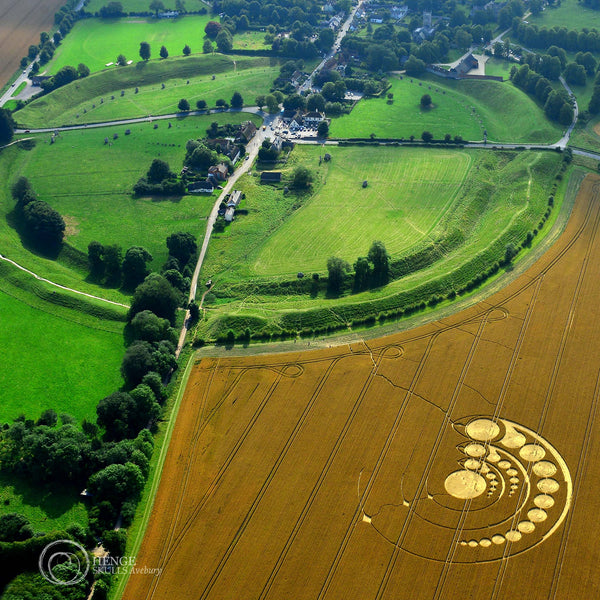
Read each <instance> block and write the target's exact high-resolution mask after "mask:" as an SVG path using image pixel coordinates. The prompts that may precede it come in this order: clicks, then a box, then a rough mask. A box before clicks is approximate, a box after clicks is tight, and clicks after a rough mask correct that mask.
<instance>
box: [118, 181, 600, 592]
mask: <svg viewBox="0 0 600 600" xmlns="http://www.w3.org/2000/svg"><path fill="white" fill-rule="evenodd" d="M599 194H600V179H599V178H598V177H595V176H588V178H586V180H585V181H584V183H583V184H582V187H581V190H580V193H579V195H578V198H577V202H576V204H575V208H574V210H573V214H572V217H571V220H570V222H569V225H568V226H567V229H566V230H565V233H564V234H563V235H562V236H561V238H560V239H559V240H558V242H557V243H556V244H555V245H554V246H553V247H552V248H551V250H549V251H548V252H547V253H546V254H545V255H544V256H543V257H542V258H541V259H540V260H539V261H538V262H537V263H536V264H535V265H534V266H533V267H532V268H531V269H530V270H529V271H527V272H526V273H525V274H524V275H523V276H521V277H519V278H518V279H516V280H515V281H514V282H513V283H512V284H511V285H510V286H508V287H507V288H505V289H504V290H503V291H501V292H499V293H497V294H495V295H493V296H491V297H490V298H488V299H487V300H486V301H485V302H482V303H480V304H477V305H475V306H473V307H472V308H470V309H468V310H466V311H463V312H460V313H458V314H456V315H454V316H452V317H449V318H447V319H444V320H441V321H438V322H435V323H431V324H429V325H426V326H423V327H421V328H418V329H415V330H412V331H407V332H404V333H399V334H396V335H393V336H390V337H386V338H381V339H379V340H374V341H372V342H369V343H368V344H367V343H366V342H362V343H354V344H349V345H347V346H340V347H335V348H329V349H325V350H321V351H318V352H309V353H293V354H282V355H271V356H260V357H259V356H255V357H248V358H244V359H242V358H221V359H217V358H214V359H212V358H203V359H201V360H199V361H198V363H197V365H196V366H195V370H194V372H193V373H192V375H191V377H190V380H189V382H188V386H187V389H186V396H185V397H184V400H183V403H182V406H181V409H180V412H179V416H178V421H177V424H176V427H175V431H174V435H173V441H172V444H171V447H170V449H169V453H168V456H167V459H166V463H165V467H164V470H163V477H162V482H161V485H160V488H159V490H158V494H157V497H156V501H155V506H154V510H153V514H152V517H151V519H150V522H149V526H148V530H147V533H146V537H145V541H144V543H143V545H142V548H141V550H140V552H139V553H138V555H137V566H138V567H147V568H148V569H150V568H156V567H158V568H161V569H162V571H161V575H160V576H157V577H154V576H153V575H144V574H138V575H135V576H131V578H130V581H129V585H128V587H127V589H126V592H125V595H124V598H126V599H134V598H135V600H141V599H144V598H146V599H149V598H153V599H154V600H160V599H163V598H171V597H173V594H174V593H175V592H176V595H177V596H178V597H186V598H188V597H189V598H192V597H193V598H219V599H223V598H242V597H243V598H247V599H250V598H273V599H279V598H294V599H302V598H311V599H314V598H344V599H345V600H347V599H351V598H356V599H361V600H364V599H369V598H374V599H380V598H395V599H398V598H400V599H408V598H410V599H417V598H423V599H425V598H427V599H432V598H446V599H451V598H452V599H453V598H476V599H478V598H486V599H498V598H511V599H513V600H516V599H525V598H527V599H531V598H535V599H541V598H552V599H571V598H573V597H578V598H593V597H595V596H596V595H597V589H598V586H599V585H600V575H599V574H598V571H597V567H596V562H597V561H596V557H595V553H594V551H591V550H592V548H594V547H595V545H594V544H595V542H594V540H596V539H597V538H598V536H599V535H600V524H599V522H598V520H597V518H596V515H597V511H598V504H599V499H598V493H597V491H596V489H595V487H596V486H595V481H596V477H595V473H597V469H598V462H597V459H596V457H597V456H598V450H599V447H598V444H599V443H600V439H599V437H598V434H599V433H600V432H599V429H598V423H597V422H596V416H597V405H598V399H599V395H600V387H599V385H598V383H599V367H600V364H599V361H598V356H600V341H599V340H600V321H598V320H597V319H595V318H594V315H595V312H596V309H597V306H598V301H599V297H600V286H599V284H598V279H597V276H596V272H595V271H596V269H595V267H594V265H597V264H598V262H599V261H600V244H599V243H598V230H599V227H600V203H599V202H598V200H599Z"/></svg>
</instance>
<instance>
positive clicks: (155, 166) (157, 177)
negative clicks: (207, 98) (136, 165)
mask: <svg viewBox="0 0 600 600" xmlns="http://www.w3.org/2000/svg"><path fill="white" fill-rule="evenodd" d="M188 110H189V107H188ZM146 177H147V178H148V181H149V182H150V183H162V182H163V181H164V180H165V179H169V178H170V177H173V173H171V168H170V167H169V163H167V162H165V161H164V160H160V159H159V158H155V159H154V160H153V161H152V164H151V165H150V168H149V169H148V173H146Z"/></svg>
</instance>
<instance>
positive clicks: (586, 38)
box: [513, 20, 600, 53]
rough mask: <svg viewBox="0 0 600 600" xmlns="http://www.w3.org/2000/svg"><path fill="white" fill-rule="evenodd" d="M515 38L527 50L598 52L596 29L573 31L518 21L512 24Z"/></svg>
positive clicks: (597, 33) (599, 44)
mask: <svg viewBox="0 0 600 600" xmlns="http://www.w3.org/2000/svg"><path fill="white" fill-rule="evenodd" d="M513 32H514V34H515V37H516V39H517V40H519V42H520V43H521V44H523V46H526V47H527V48H541V49H543V48H549V47H550V46H558V47H559V48H562V49H564V50H567V51H568V52H595V53H597V52H599V51H600V33H599V32H598V30H597V29H594V28H591V29H584V30H580V31H578V30H575V29H570V30H569V29H567V28H566V27H559V26H558V25H557V26H555V27H552V28H550V29H548V28H546V27H538V26H537V25H532V24H531V23H525V22H524V21H521V20H519V21H518V22H514V23H513Z"/></svg>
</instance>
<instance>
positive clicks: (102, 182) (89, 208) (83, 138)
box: [0, 113, 256, 303]
mask: <svg viewBox="0 0 600 600" xmlns="http://www.w3.org/2000/svg"><path fill="white" fill-rule="evenodd" d="M249 117H250V115H248V114H246V113H223V114H218V115H210V116H209V115H206V116H202V117H187V118H184V119H174V120H173V121H172V127H171V128H169V127H168V121H166V120H165V121H158V122H157V123H156V125H157V129H154V125H153V124H151V123H142V124H137V125H129V126H127V127H126V126H119V127H109V128H102V129H88V130H77V131H70V132H64V133H61V134H60V135H59V136H58V137H57V139H56V142H55V143H54V144H50V143H49V141H50V136H49V135H39V136H35V137H36V139H37V140H38V143H37V144H36V146H35V148H34V149H32V150H24V149H21V148H19V147H16V146H12V147H10V148H7V149H5V150H3V151H1V152H0V207H1V209H2V214H3V215H8V214H9V213H10V212H11V211H12V209H13V206H14V201H13V199H12V197H11V195H10V186H11V184H12V182H13V181H15V180H16V179H17V177H19V176H20V175H24V176H26V177H28V178H30V180H31V182H32V184H33V186H34V188H35V190H36V191H37V193H38V194H39V196H40V197H41V198H42V199H43V200H46V201H48V202H49V203H50V204H51V205H52V206H54V207H55V208H56V209H57V210H58V211H59V212H60V213H61V214H62V215H63V217H64V218H65V220H66V222H67V232H66V233H67V241H68V243H69V244H70V245H71V246H72V247H74V249H75V250H74V252H75V253H76V252H78V251H79V252H80V256H81V257H83V261H81V260H80V261H79V262H77V261H76V264H73V262H72V260H71V259H70V255H69V256H63V255H62V254H61V256H59V260H58V261H56V260H49V259H47V258H44V257H42V256H39V255H37V254H33V253H31V252H29V251H28V250H27V249H26V248H24V247H23V245H22V243H21V241H20V239H19V236H18V235H17V233H16V232H15V230H14V229H12V228H11V227H10V226H9V225H8V223H7V221H6V219H5V218H2V219H0V243H1V251H2V253H3V254H4V255H5V256H8V257H9V258H12V259H13V260H15V261H17V262H19V263H20V264H22V265H23V266H26V267H27V268H30V269H32V270H33V271H35V272H36V273H39V274H40V275H42V276H44V277H47V278H48V279H50V280H52V281H55V282H57V283H61V284H63V285H67V286H69V287H73V288H75V289H79V290H83V291H86V292H90V293H92V294H94V295H100V296H103V297H107V298H109V299H113V300H118V301H120V302H124V303H128V299H127V297H124V296H123V295H122V294H121V293H120V292H118V291H117V290H112V289H99V288H98V287H97V286H94V285H92V284H91V283H88V282H87V281H86V277H87V275H88V273H87V266H86V264H85V263H86V261H85V254H86V253H87V245H88V244H89V242H90V241H92V240H98V241H100V242H102V243H104V244H111V243H116V244H120V245H121V246H123V248H124V249H127V248H129V247H130V246H132V245H141V246H144V247H146V248H147V249H148V250H150V252H151V253H152V255H153V256H154V261H153V262H152V263H151V264H150V267H151V268H153V269H157V270H158V269H160V267H161V265H162V263H163V262H164V260H165V258H166V254H167V248H166V245H165V239H166V237H167V236H168V235H169V234H170V233H172V232H174V231H180V230H183V231H189V232H191V233H193V234H194V235H196V236H197V237H198V239H199V240H201V239H202V236H203V234H204V230H205V219H206V216H207V215H208V213H209V211H210V209H211V207H212V204H213V202H214V198H213V197H212V196H184V197H182V198H181V199H179V200H173V199H160V200H158V199H157V200H152V199H150V198H133V197H132V196H131V189H132V186H133V185H134V183H135V182H136V181H137V180H138V179H139V178H140V177H141V176H142V175H144V173H145V172H146V171H147V170H148V167H149V166H150V163H151V162H152V160H153V159H154V158H159V157H160V158H161V159H163V160H166V161H167V162H168V163H169V164H170V166H171V168H172V169H174V170H177V171H178V170H179V169H180V168H181V166H182V163H183V158H184V155H185V143H186V142H187V140H189V139H191V138H198V137H203V136H204V135H205V132H206V128H207V127H208V125H209V124H210V123H211V122H212V121H217V122H219V123H226V122H230V123H236V122H240V121H243V120H247V119H248V118H249ZM253 118H254V119H256V117H253ZM127 128H129V129H130V130H131V134H130V135H125V130H126V129H127ZM114 134H117V136H118V138H117V139H116V140H114V139H113V136H114ZM105 137H108V138H109V140H110V143H109V144H104V139H105ZM57 165H60V168H57ZM71 254H72V253H71ZM81 262H83V264H81Z"/></svg>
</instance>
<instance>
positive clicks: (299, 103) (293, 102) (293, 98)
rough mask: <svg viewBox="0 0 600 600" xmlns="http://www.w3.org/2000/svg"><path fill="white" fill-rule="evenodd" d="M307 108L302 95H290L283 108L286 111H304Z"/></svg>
mask: <svg viewBox="0 0 600 600" xmlns="http://www.w3.org/2000/svg"><path fill="white" fill-rule="evenodd" d="M305 107H306V99H305V98H304V96H301V95H300V94H290V95H289V96H288V97H287V98H285V100H284V101H283V108H285V109H286V110H304V108H305Z"/></svg>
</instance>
